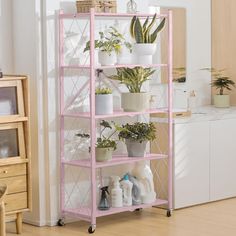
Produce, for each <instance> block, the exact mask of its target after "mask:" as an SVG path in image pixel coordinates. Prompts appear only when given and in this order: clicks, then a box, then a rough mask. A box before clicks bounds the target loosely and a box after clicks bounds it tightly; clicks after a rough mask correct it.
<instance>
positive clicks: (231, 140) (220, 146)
mask: <svg viewBox="0 0 236 236" xmlns="http://www.w3.org/2000/svg"><path fill="white" fill-rule="evenodd" d="M210 135H211V142H210V153H211V156H210V173H211V174H210V179H211V182H210V200H212V201H215V200H220V199H224V198H230V197H235V196H236V184H235V180H236V143H235V135H236V119H228V120H217V121H212V122H211V126H210Z"/></svg>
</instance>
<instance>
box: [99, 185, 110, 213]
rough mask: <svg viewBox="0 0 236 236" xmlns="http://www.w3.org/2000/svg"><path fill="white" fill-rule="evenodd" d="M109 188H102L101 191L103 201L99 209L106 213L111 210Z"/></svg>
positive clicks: (101, 200)
mask: <svg viewBox="0 0 236 236" xmlns="http://www.w3.org/2000/svg"><path fill="white" fill-rule="evenodd" d="M108 187H109V186H105V187H102V188H101V189H100V190H101V199H100V202H99V205H98V209H99V210H101V211H106V210H109V209H110V204H109V197H108V195H109V192H108Z"/></svg>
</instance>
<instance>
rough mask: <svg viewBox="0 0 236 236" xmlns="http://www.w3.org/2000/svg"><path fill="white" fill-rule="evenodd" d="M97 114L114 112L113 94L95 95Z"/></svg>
mask: <svg viewBox="0 0 236 236" xmlns="http://www.w3.org/2000/svg"><path fill="white" fill-rule="evenodd" d="M95 112H96V115H107V114H112V113H113V95H112V94H98V95H95Z"/></svg>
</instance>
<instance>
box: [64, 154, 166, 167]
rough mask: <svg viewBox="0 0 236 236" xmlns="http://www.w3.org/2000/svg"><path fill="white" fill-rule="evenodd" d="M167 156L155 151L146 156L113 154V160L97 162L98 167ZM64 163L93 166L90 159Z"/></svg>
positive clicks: (65, 162)
mask: <svg viewBox="0 0 236 236" xmlns="http://www.w3.org/2000/svg"><path fill="white" fill-rule="evenodd" d="M167 157H168V156H167V155H165V154H155V153H151V154H147V155H146V156H145V157H127V156H113V158H112V160H110V161H106V162H96V168H102V167H109V166H115V165H122V164H128V163H135V162H138V161H150V160H160V159H165V158H167ZM62 163H63V164H66V165H73V166H80V167H86V168H90V167H91V162H90V160H89V159H85V160H74V161H65V160H64V161H63V162H62Z"/></svg>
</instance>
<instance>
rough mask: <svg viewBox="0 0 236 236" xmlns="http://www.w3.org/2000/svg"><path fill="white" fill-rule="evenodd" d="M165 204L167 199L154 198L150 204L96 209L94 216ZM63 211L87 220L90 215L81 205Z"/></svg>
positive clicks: (89, 210) (89, 211)
mask: <svg viewBox="0 0 236 236" xmlns="http://www.w3.org/2000/svg"><path fill="white" fill-rule="evenodd" d="M165 204H168V201H167V200H163V199H156V201H155V202H153V203H150V204H141V205H133V206H129V207H119V208H110V209H109V210H107V211H100V210H96V213H95V214H96V217H102V216H107V215H112V214H116V213H121V212H126V211H135V210H136V209H138V208H142V209H144V208H150V207H152V206H161V205H165ZM63 213H64V214H68V215H71V216H77V217H79V218H81V219H84V220H88V221H89V217H91V209H90V208H83V207H81V208H79V209H64V210H63Z"/></svg>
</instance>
